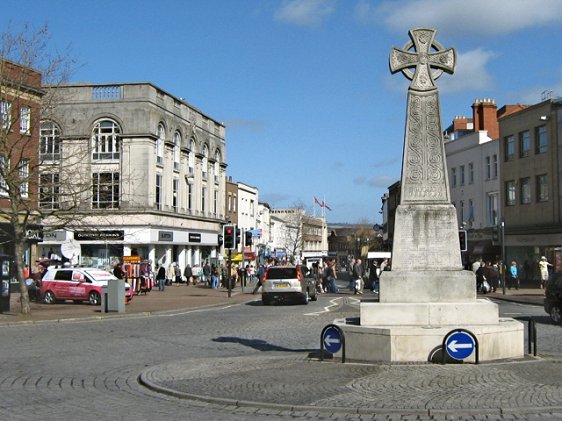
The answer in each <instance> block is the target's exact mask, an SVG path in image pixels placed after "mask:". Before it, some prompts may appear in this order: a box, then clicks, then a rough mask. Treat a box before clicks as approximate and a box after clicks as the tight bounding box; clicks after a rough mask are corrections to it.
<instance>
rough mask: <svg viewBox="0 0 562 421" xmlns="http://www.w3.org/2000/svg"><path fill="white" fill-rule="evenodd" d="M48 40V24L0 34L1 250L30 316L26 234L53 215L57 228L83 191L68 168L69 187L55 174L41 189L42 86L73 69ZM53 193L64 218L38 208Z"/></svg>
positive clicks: (45, 102)
mask: <svg viewBox="0 0 562 421" xmlns="http://www.w3.org/2000/svg"><path fill="white" fill-rule="evenodd" d="M49 41H50V36H49V32H48V28H47V26H43V27H41V28H39V29H37V30H34V29H32V28H30V27H27V26H26V27H24V28H23V29H22V30H21V31H19V32H11V31H10V30H8V31H7V32H5V33H3V34H0V43H1V44H0V101H1V105H0V107H1V109H0V120H1V121H0V123H1V124H0V222H1V224H0V235H1V236H2V238H3V239H4V241H5V242H6V243H9V244H6V245H5V247H4V249H5V250H10V252H11V253H12V259H13V262H14V264H15V269H16V271H15V274H14V275H15V276H16V279H17V280H18V283H19V285H20V290H21V292H22V294H21V312H22V313H24V314H27V313H29V312H30V306H29V295H28V293H27V287H26V283H25V278H24V275H23V264H22V263H23V260H22V257H23V256H24V253H25V250H26V246H27V237H28V232H29V230H30V228H32V227H38V226H39V224H41V223H42V221H43V220H44V219H49V218H50V217H53V216H54V215H57V221H58V222H57V225H60V226H63V225H64V224H65V220H66V221H69V220H72V219H73V216H72V215H71V211H72V210H73V209H76V208H78V204H79V196H78V195H77V194H76V193H77V192H78V191H84V189H85V185H84V183H82V182H81V181H80V173H76V172H75V169H73V168H72V165H70V166H68V167H66V166H65V168H64V171H66V172H72V173H74V174H75V176H74V177H73V180H74V182H73V183H72V184H71V185H67V186H63V185H59V186H55V183H54V182H55V181H56V182H57V183H58V182H59V180H63V179H64V177H62V176H61V175H58V176H57V177H56V180H55V179H53V182H52V183H51V185H48V186H43V187H42V188H46V190H45V191H46V192H48V193H45V192H44V191H43V190H41V191H40V190H39V185H40V168H41V167H42V166H43V165H44V163H43V162H42V161H41V159H40V157H39V153H38V152H39V143H40V141H39V139H40V124H41V123H40V122H41V113H43V112H45V113H47V114H48V112H49V110H50V109H52V107H53V103H52V101H56V97H55V96H48V95H45V90H44V89H43V88H42V87H43V85H44V84H45V83H47V84H50V85H56V84H61V83H63V82H65V81H66V80H67V79H68V77H69V75H70V72H71V70H72V68H73V67H74V62H73V61H72V59H70V58H69V57H70V55H69V53H68V50H67V51H65V52H62V53H57V52H53V51H52V50H50V49H49V48H48V43H49ZM78 161H79V157H76V158H75V162H78ZM52 162H53V164H52V165H53V166H54V167H56V171H54V172H58V173H59V174H60V171H61V170H62V168H61V167H62V166H61V165H60V162H59V163H58V164H57V162H56V160H53V161H52ZM59 177H60V178H59ZM52 195H57V196H58V195H61V196H65V197H67V200H66V202H67V206H66V208H67V209H65V210H66V212H65V214H64V215H60V214H59V210H60V209H59V206H51V207H47V208H44V207H41V206H40V203H41V201H44V200H45V199H46V197H51V198H52ZM57 199H59V198H58V197H57ZM61 216H62V218H61ZM10 243H11V244H10Z"/></svg>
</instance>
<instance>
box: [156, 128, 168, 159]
mask: <svg viewBox="0 0 562 421" xmlns="http://www.w3.org/2000/svg"><path fill="white" fill-rule="evenodd" d="M157 136H158V138H157V139H156V163H157V164H159V165H163V164H164V140H165V137H166V130H165V129H164V125H163V124H159V125H158V131H157Z"/></svg>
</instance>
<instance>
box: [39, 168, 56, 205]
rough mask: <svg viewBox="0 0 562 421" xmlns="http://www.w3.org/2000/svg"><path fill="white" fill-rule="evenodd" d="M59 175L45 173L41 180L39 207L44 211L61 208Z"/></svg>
mask: <svg viewBox="0 0 562 421" xmlns="http://www.w3.org/2000/svg"><path fill="white" fill-rule="evenodd" d="M59 195H60V184H59V175H58V174H55V173H43V174H41V177H40V179H39V207H41V208H43V209H58V208H59Z"/></svg>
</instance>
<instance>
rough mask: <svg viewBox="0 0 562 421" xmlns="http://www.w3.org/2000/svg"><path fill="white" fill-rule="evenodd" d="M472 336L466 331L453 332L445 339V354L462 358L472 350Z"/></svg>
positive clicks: (457, 358)
mask: <svg viewBox="0 0 562 421" xmlns="http://www.w3.org/2000/svg"><path fill="white" fill-rule="evenodd" d="M475 347H476V343H475V341H474V337H473V336H472V335H471V334H470V333H469V332H466V331H460V332H454V333H453V334H451V335H449V336H447V338H446V339H445V349H446V351H447V354H449V356H450V357H451V358H454V359H455V360H464V359H465V358H468V357H470V355H472V353H473V352H474V349H475Z"/></svg>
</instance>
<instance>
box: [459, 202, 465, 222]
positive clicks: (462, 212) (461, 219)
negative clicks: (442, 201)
mask: <svg viewBox="0 0 562 421" xmlns="http://www.w3.org/2000/svg"><path fill="white" fill-rule="evenodd" d="M459 211H460V215H459V220H460V221H461V224H462V223H463V222H465V219H464V201H462V200H461V203H460V206H459Z"/></svg>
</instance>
